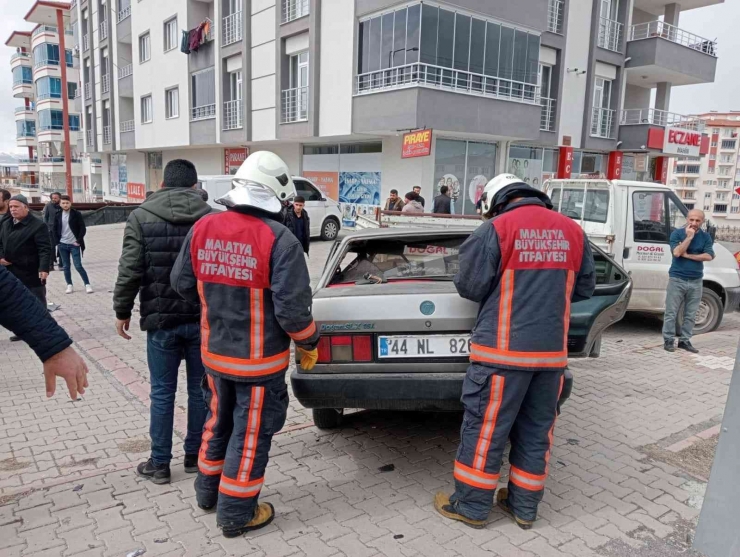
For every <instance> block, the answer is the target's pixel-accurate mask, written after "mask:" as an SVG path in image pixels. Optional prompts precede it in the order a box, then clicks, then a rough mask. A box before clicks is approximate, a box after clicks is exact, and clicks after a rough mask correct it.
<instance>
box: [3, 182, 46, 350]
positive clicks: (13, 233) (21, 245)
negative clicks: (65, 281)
mask: <svg viewBox="0 0 740 557" xmlns="http://www.w3.org/2000/svg"><path fill="white" fill-rule="evenodd" d="M10 214H11V218H9V219H5V220H3V221H2V224H0V265H3V266H4V267H6V268H7V269H8V270H9V271H10V272H11V273H13V274H14V275H15V276H16V278H17V279H18V280H20V281H21V282H22V283H23V285H24V286H25V287H26V288H28V289H29V290H30V291H31V293H32V294H33V295H34V296H36V297H37V298H38V299H39V300H41V302H42V303H43V304H44V307H46V279H47V277H48V276H49V265H50V264H51V256H52V254H51V241H50V240H49V229H48V228H47V227H46V225H45V224H44V223H43V222H41V220H39V219H37V218H36V217H34V216H33V215H32V214H31V211H30V210H29V208H28V200H27V199H26V197H25V196H23V195H16V196H13V197H11V198H10ZM10 340H13V341H16V340H20V339H19V338H18V337H17V336H12V337H10Z"/></svg>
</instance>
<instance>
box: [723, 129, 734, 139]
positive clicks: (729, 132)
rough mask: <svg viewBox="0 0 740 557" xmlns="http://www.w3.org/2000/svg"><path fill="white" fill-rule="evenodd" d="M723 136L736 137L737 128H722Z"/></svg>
mask: <svg viewBox="0 0 740 557" xmlns="http://www.w3.org/2000/svg"><path fill="white" fill-rule="evenodd" d="M722 137H735V130H734V129H733V128H722Z"/></svg>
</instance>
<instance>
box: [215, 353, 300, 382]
mask: <svg viewBox="0 0 740 557" xmlns="http://www.w3.org/2000/svg"><path fill="white" fill-rule="evenodd" d="M201 357H202V359H203V364H204V365H205V366H207V367H209V368H211V369H213V370H215V371H220V372H222V373H226V374H229V375H236V376H239V377H260V376H264V375H271V374H273V373H277V372H278V371H282V370H284V369H285V368H287V367H288V365H289V364H290V350H286V351H285V352H281V353H280V354H277V355H275V356H270V357H269V358H259V359H247V358H232V357H229V356H220V355H219V354H214V353H212V352H208V351H207V350H203V349H201Z"/></svg>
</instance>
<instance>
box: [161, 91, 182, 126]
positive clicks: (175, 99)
mask: <svg viewBox="0 0 740 557" xmlns="http://www.w3.org/2000/svg"><path fill="white" fill-rule="evenodd" d="M164 106H165V114H164V117H165V118H167V119H168V120H169V119H170V118H177V117H178V116H180V89H179V88H177V87H173V88H172V89H167V90H165V92H164Z"/></svg>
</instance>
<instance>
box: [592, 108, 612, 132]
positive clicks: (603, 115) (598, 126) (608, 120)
mask: <svg viewBox="0 0 740 557" xmlns="http://www.w3.org/2000/svg"><path fill="white" fill-rule="evenodd" d="M615 113H616V110H611V109H610V108H598V107H596V106H595V107H593V108H592V109H591V135H592V136H593V137H601V138H603V139H613V138H614V115H615Z"/></svg>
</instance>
